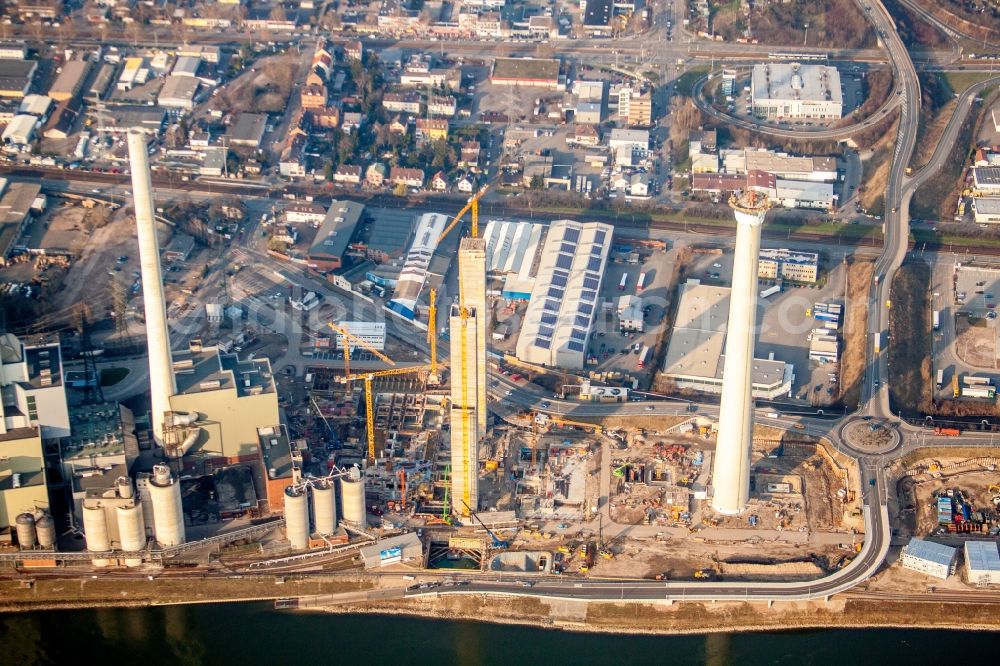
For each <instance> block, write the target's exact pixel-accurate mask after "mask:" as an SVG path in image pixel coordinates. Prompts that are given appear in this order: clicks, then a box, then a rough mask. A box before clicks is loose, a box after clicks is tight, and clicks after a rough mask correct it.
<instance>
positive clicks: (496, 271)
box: [483, 220, 546, 301]
mask: <svg viewBox="0 0 1000 666" xmlns="http://www.w3.org/2000/svg"><path fill="white" fill-rule="evenodd" d="M545 229H546V227H545V225H543V224H535V223H532V222H507V221H505V220H490V222H489V223H488V224H487V225H486V232H485V233H484V234H483V240H485V241H486V272H487V273H489V274H490V275H492V276H495V277H498V278H500V279H501V280H503V283H504V286H503V291H502V293H501V295H502V296H503V297H504V298H506V299H509V300H516V301H526V300H528V299H529V298H531V289H532V286H533V285H534V282H535V271H534V270H533V269H534V266H535V257H537V256H538V250H539V248H540V247H541V245H542V238H543V237H544V236H545Z"/></svg>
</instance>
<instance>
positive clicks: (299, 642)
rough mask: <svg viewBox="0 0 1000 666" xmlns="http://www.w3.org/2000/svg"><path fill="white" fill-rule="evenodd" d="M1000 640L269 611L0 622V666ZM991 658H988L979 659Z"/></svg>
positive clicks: (864, 647)
mask: <svg viewBox="0 0 1000 666" xmlns="http://www.w3.org/2000/svg"><path fill="white" fill-rule="evenodd" d="M998 646H1000V634H997V633H976V632H948V631H917V630H904V629H900V630H885V629H881V630H831V631H796V632H786V633H766V634H713V635H708V636H610V635H603V634H581V633H571V632H565V631H553V630H545V629H532V628H527V627H517V626H508V625H494V624H480V623H474V622H447V621H438V620H425V619H416V618H408V617H401V616H392V617H381V616H371V615H364V616H343V615H328V614H319V613H316V614H303V613H293V612H283V611H282V612H278V611H274V610H273V609H272V607H271V605H270V604H261V603H252V604H251V603H247V604H214V605H200V606H170V607H160V608H145V609H91V610H73V611H45V612H37V613H25V614H14V615H2V616H0V664H8V665H10V666H27V665H29V664H71V663H72V664H77V665H79V666H91V664H93V665H96V666H113V665H117V664H128V665H129V666H153V665H156V664H171V665H172V666H182V665H188V664H191V665H194V664H212V665H216V664H219V665H224V664H239V665H240V666H249V665H252V664H266V665H267V666H279V665H282V664H294V665H295V666H302V665H304V664H360V663H364V664H371V665H378V666H381V665H382V664H391V665H392V666H398V665H402V664H434V665H444V664H462V665H466V664H472V665H477V664H498V665H503V666H515V665H520V664H527V665H531V666H535V665H542V664H575V665H580V664H613V665H615V666H618V665H622V664H644V665H646V666H652V665H655V664H671V665H673V664H709V665H712V666H722V665H724V664H739V665H740V666H743V665H753V664H788V665H796V666H798V665H800V664H838V665H839V666H844V665H845V664H850V665H855V664H879V665H880V666H889V665H890V664H897V663H898V664H906V666H915V665H917V664H936V665H937V666H941V665H942V664H961V663H965V664H981V663H982V664H985V663H996V662H995V661H993V660H994V659H995V658H996V650H997V647H998ZM990 654H993V655H994V656H993V657H989V655H990Z"/></svg>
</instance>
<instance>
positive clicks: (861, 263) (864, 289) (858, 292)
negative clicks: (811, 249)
mask: <svg viewBox="0 0 1000 666" xmlns="http://www.w3.org/2000/svg"><path fill="white" fill-rule="evenodd" d="M874 271H875V262H873V261H869V260H855V261H853V262H852V263H851V265H850V267H849V268H848V269H847V303H846V306H845V307H844V311H845V318H844V339H843V348H842V349H841V352H840V384H839V387H838V393H839V395H838V396H837V397H838V398H840V400H841V402H843V403H844V404H845V405H847V406H849V407H853V406H854V405H855V404H857V402H858V400H859V398H860V396H861V382H862V379H863V376H864V371H865V341H866V339H867V332H868V307H867V294H868V287H869V285H871V279H872V273H874Z"/></svg>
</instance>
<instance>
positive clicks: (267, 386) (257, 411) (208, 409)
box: [165, 347, 281, 464]
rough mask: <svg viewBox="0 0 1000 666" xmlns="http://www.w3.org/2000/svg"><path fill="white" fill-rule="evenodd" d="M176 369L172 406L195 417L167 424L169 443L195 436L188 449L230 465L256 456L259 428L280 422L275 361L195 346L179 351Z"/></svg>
mask: <svg viewBox="0 0 1000 666" xmlns="http://www.w3.org/2000/svg"><path fill="white" fill-rule="evenodd" d="M174 370H175V373H176V378H177V393H176V394H175V395H173V396H171V397H170V407H171V410H172V411H173V412H177V413H181V414H189V415H194V417H195V418H194V420H193V421H191V422H190V423H183V424H177V425H173V426H169V427H168V432H167V433H165V436H166V442H167V445H168V447H181V446H183V445H184V444H185V443H186V442H188V441H190V437H191V436H195V440H194V441H193V442H192V443H191V444H190V445H189V446H188V448H187V451H189V452H190V453H191V454H193V455H197V456H201V457H205V458H209V459H212V460H218V461H220V462H222V461H224V462H226V463H229V464H233V463H237V462H252V461H254V460H256V459H257V457H258V454H257V451H258V446H259V444H258V434H257V429H258V428H260V427H267V426H269V425H274V424H276V423H280V421H281V418H280V416H279V413H278V394H277V391H276V389H275V385H274V377H273V375H272V373H271V363H270V361H268V360H267V359H266V358H256V359H252V360H240V359H239V357H238V356H237V355H236V354H226V353H223V352H222V351H221V350H219V349H218V348H216V347H206V348H200V347H195V348H194V349H192V350H190V351H189V352H188V353H183V354H182V353H178V354H177V355H176V360H175V362H174ZM169 450H170V449H169V448H168V451H169Z"/></svg>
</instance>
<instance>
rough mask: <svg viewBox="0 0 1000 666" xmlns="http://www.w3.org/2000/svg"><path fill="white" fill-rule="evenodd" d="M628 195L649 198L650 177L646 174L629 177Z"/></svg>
mask: <svg viewBox="0 0 1000 666" xmlns="http://www.w3.org/2000/svg"><path fill="white" fill-rule="evenodd" d="M628 193H629V194H630V195H632V196H633V197H648V196H649V176H648V175H646V174H644V173H634V174H632V175H631V176H630V177H629V188H628Z"/></svg>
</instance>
